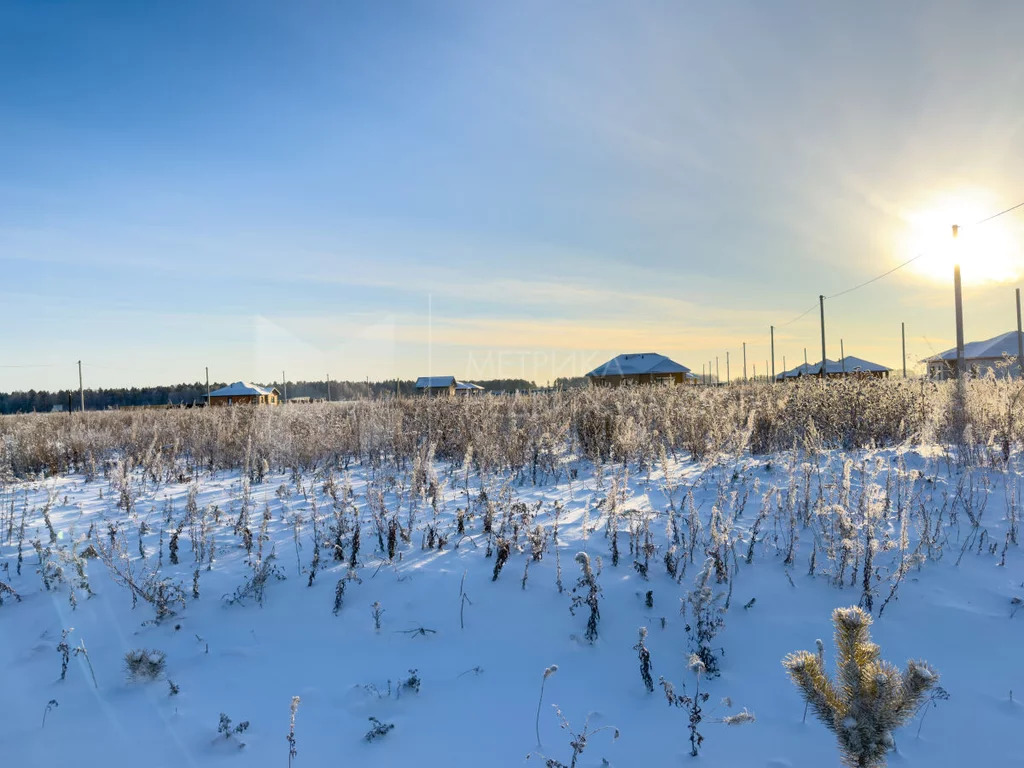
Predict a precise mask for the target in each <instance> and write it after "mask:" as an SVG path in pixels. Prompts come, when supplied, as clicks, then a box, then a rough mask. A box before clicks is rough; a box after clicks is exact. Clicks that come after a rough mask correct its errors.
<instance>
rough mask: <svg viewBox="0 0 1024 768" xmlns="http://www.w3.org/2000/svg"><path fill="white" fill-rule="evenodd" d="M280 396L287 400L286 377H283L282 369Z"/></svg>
mask: <svg viewBox="0 0 1024 768" xmlns="http://www.w3.org/2000/svg"><path fill="white" fill-rule="evenodd" d="M281 396H282V397H283V398H284V401H285V402H286V403H287V402H288V379H286V378H285V377H284V371H281Z"/></svg>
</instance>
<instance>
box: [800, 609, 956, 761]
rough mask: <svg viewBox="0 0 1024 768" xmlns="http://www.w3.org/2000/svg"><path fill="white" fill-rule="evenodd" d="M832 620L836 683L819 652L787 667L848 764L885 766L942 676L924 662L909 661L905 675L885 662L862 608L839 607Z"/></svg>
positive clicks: (801, 656) (843, 759)
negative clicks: (898, 736) (899, 732)
mask: <svg viewBox="0 0 1024 768" xmlns="http://www.w3.org/2000/svg"><path fill="white" fill-rule="evenodd" d="M832 621H833V623H834V624H835V644H836V653H837V661H836V664H837V669H836V673H837V676H836V679H835V680H832V679H830V678H829V677H828V675H827V674H826V672H825V669H824V661H823V654H822V653H821V652H820V651H819V653H812V652H810V651H798V652H796V653H792V654H790V655H789V656H787V657H786V658H785V660H784V661H783V665H784V666H785V668H786V671H787V672H788V673H789V676H790V678H792V680H793V682H794V683H795V684H796V686H797V687H798V688H799V689H800V692H801V693H802V694H803V696H804V698H805V699H806V700H807V703H808V704H809V705H810V707H811V709H812V710H813V711H814V713H815V714H816V715H817V716H818V718H819V719H820V720H821V721H822V722H823V723H824V724H825V727H827V728H828V729H829V730H830V731H832V732H833V733H834V734H835V735H836V740H837V741H838V743H839V752H840V756H841V758H842V761H843V764H844V765H847V766H850V768H877V767H878V766H884V765H885V764H886V759H885V755H886V752H887V751H888V750H889V749H891V748H892V747H893V746H894V743H895V742H894V741H893V735H892V734H893V731H894V730H896V729H897V728H899V727H900V726H902V725H903V724H904V723H906V722H907V721H908V720H909V719H910V718H911V717H913V715H914V713H915V712H917V710H918V709H919V708H920V707H921V705H922V704H923V703H924V702H925V700H926V698H927V696H928V692H929V691H930V690H931V689H932V688H933V687H934V686H935V685H936V684H937V683H938V679H939V676H938V674H937V673H936V672H935V671H934V670H933V669H932V668H931V667H929V666H928V664H927V663H925V662H923V661H908V662H907V668H906V670H905V671H904V672H902V673H901V672H900V671H899V670H897V669H896V667H894V666H893V665H891V664H888V663H886V662H884V661H882V660H881V659H880V652H879V648H878V646H877V645H875V644H874V643H872V642H871V635H870V631H869V630H870V627H871V616H870V615H868V614H867V613H865V612H864V611H863V610H861V609H860V608H858V607H855V606H854V607H850V608H837V609H836V610H835V611H834V612H833V613H832Z"/></svg>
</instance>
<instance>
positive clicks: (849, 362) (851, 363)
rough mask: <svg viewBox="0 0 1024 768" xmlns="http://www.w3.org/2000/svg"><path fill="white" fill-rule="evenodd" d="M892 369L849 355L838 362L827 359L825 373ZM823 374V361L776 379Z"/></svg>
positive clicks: (800, 366)
mask: <svg viewBox="0 0 1024 768" xmlns="http://www.w3.org/2000/svg"><path fill="white" fill-rule="evenodd" d="M891 370H892V368H886V367H885V366H884V365H879V364H878V363H872V362H871V361H870V360H865V359H864V358H861V357H854V356H853V355H847V356H846V357H844V358H843V357H841V358H839V359H838V360H829V359H828V358H827V357H826V358H825V373H826V374H842V373H858V372H860V373H883V372H884V371H891ZM820 373H821V361H820V360H819V361H818V362H816V363H801V364H800V365H798V366H797V367H796V368H790V369H789V370H788V371H783V372H782V373H780V374H778V375H777V376H776V377H775V378H776V380H779V379H794V378H796V377H798V376H817V375H819V374H820Z"/></svg>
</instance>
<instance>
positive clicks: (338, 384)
mask: <svg viewBox="0 0 1024 768" xmlns="http://www.w3.org/2000/svg"><path fill="white" fill-rule="evenodd" d="M475 383H476V384H479V385H480V386H482V387H483V388H484V389H486V390H487V391H488V392H516V391H519V392H524V391H529V390H531V389H536V388H537V385H536V384H534V383H533V382H532V381H527V380H526V379H492V380H490V381H476V382H475ZM585 383H586V379H557V380H556V381H555V386H556V387H562V388H565V389H568V388H570V387H575V386H580V385H581V384H585ZM227 385H228V382H216V383H214V382H211V383H210V389H211V390H216V389H219V388H220V387H226V386H227ZM262 386H266V387H270V386H276V387H277V388H278V391H281V390H282V389H283V387H281V386H280V385H279V384H277V383H276V382H270V383H267V384H263V385H262ZM415 387H416V382H415V381H412V380H404V381H399V380H394V379H392V380H391V381H371V382H365V381H332V382H331V400H361V399H365V398H367V397H370V398H378V397H387V396H390V395H394V394H396V393H399V394H403V395H408V394H412V393H413V392H414V391H415ZM287 392H288V397H289V398H293V397H312V398H316V399H320V398H326V397H327V382H326V381H289V382H288V384H287ZM282 394H284V393H283V392H282ZM80 402H81V401H80V399H79V393H78V390H67V389H63V390H60V391H57V392H47V391H43V390H34V389H30V390H29V391H28V392H10V393H6V392H0V413H31V412H32V411H52V410H53V409H54V406H60V408H59V410H67V409H68V408H69V407H70V408H71V409H72V410H76V411H77V410H78V409H79V404H80ZM205 402H206V384H204V383H203V382H196V383H194V384H174V385H171V386H158V387H131V388H124V387H121V388H113V389H87V390H85V407H86V409H87V410H90V411H103V410H107V409H110V408H123V407H126V406H132V405H193V404H197V405H201V404H203V403H205Z"/></svg>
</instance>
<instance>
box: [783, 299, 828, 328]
mask: <svg viewBox="0 0 1024 768" xmlns="http://www.w3.org/2000/svg"><path fill="white" fill-rule="evenodd" d="M816 306H818V305H817V304H811V306H809V307H808V308H807V309H805V310H804V311H803V312H801V313H800V314H799V315H797V316H796V317H794V318H793V319H792V320H789V321H788V322H785V323H783V324H782V325H777V326H775V327H776V328H785V327H786V326H787V325H792V324H793V323H795V322H796V321H797V320H799V319H800V318H801V317H803V316H804V315H806V314H807V313H808V312H810V311H811V310H812V309H814V308H815V307H816Z"/></svg>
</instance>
